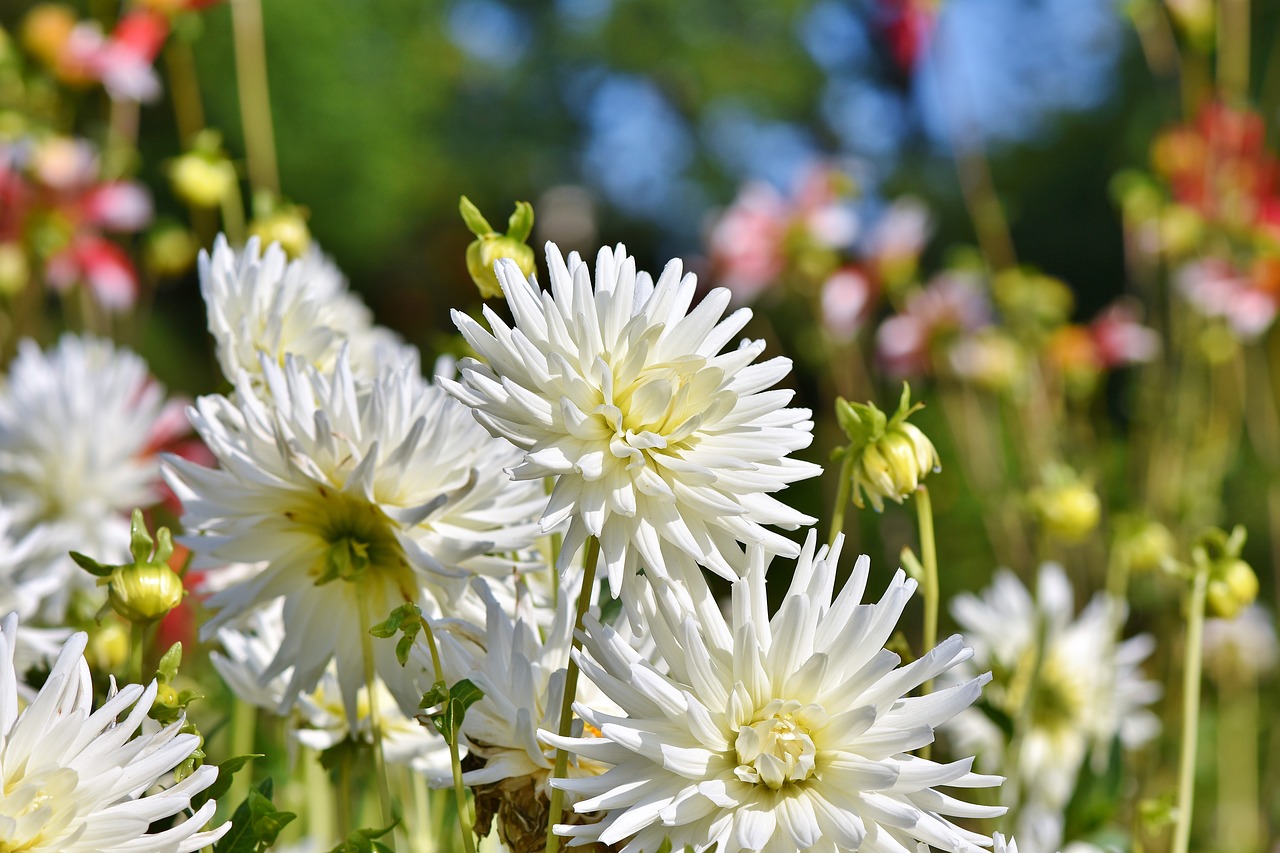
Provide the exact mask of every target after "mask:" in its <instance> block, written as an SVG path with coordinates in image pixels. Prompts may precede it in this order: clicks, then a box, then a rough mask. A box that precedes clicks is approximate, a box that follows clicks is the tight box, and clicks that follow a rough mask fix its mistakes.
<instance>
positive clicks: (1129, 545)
mask: <svg viewBox="0 0 1280 853" xmlns="http://www.w3.org/2000/svg"><path fill="white" fill-rule="evenodd" d="M1174 545H1175V543H1174V539H1173V534H1172V533H1170V532H1169V528H1167V527H1165V526H1164V525H1163V524H1161V523H1160V522H1158V521H1139V520H1134V523H1133V524H1132V525H1131V526H1130V528H1129V529H1128V530H1126V531H1124V532H1123V533H1122V535H1121V538H1120V540H1119V542H1117V546H1118V547H1120V548H1121V549H1122V550H1123V556H1124V559H1125V560H1127V561H1128V564H1129V570H1130V571H1134V572H1149V571H1153V570H1155V569H1158V568H1160V567H1161V566H1163V565H1165V564H1166V563H1167V562H1168V561H1169V559H1170V558H1171V557H1173V551H1174Z"/></svg>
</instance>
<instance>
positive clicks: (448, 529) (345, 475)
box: [165, 354, 546, 720]
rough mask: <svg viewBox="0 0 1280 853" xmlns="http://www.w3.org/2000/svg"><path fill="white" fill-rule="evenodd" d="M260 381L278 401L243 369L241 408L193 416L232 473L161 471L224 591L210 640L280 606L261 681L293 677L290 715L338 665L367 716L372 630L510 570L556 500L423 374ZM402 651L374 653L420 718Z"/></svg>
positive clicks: (216, 603) (203, 408)
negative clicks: (223, 579)
mask: <svg viewBox="0 0 1280 853" xmlns="http://www.w3.org/2000/svg"><path fill="white" fill-rule="evenodd" d="M261 370H262V373H261V376H262V379H263V381H264V382H265V386H266V388H267V390H268V391H269V394H268V395H267V397H268V398H269V399H263V398H260V397H258V396H257V392H256V390H255V388H254V385H253V380H252V379H251V377H250V376H249V375H248V374H246V373H244V372H243V371H242V372H241V373H240V374H239V380H238V382H237V386H236V395H235V398H234V399H229V398H226V397H221V396H211V397H203V398H201V399H200V400H199V401H197V405H196V407H195V408H193V409H192V410H190V412H189V416H190V418H191V421H192V423H193V424H194V426H195V428H196V430H197V431H198V432H199V433H200V435H201V437H202V438H203V439H204V441H205V443H206V444H207V445H208V446H209V449H210V450H211V451H212V452H213V454H214V455H215V456H216V457H217V459H218V462H219V464H220V465H221V468H220V469H218V470H209V469H207V468H203V467H201V466H198V465H194V464H191V463H189V462H186V461H184V460H181V459H177V458H174V457H169V459H168V468H167V470H166V472H165V473H166V476H167V478H168V480H169V483H170V485H171V486H172V487H173V489H174V491H175V492H176V493H177V494H178V496H179V498H181V500H182V502H183V506H184V509H185V515H184V517H183V521H184V524H185V525H186V528H187V530H188V531H189V535H188V536H187V537H186V538H185V539H184V543H185V544H187V545H188V546H189V547H190V548H191V550H192V551H193V552H195V555H196V557H195V562H194V563H193V566H194V567H195V568H205V567H207V568H209V569H210V571H209V572H207V573H206V578H208V579H210V580H211V581H213V585H215V586H222V587H223V588H222V589H221V590H220V591H219V592H217V593H215V594H214V595H213V596H211V597H210V598H209V600H208V605H209V606H210V607H211V608H213V609H214V610H215V611H217V614H216V616H215V617H214V619H213V620H212V621H211V622H210V623H208V624H207V625H206V626H205V629H204V630H205V633H206V635H209V634H212V633H213V632H216V631H217V629H218V628H219V626H221V625H223V624H227V623H228V622H229V620H233V619H236V618H238V617H239V616H240V615H241V614H243V613H245V612H247V611H248V610H250V609H252V608H255V607H258V606H259V605H263V604H266V603H268V602H270V601H273V600H275V599H280V598H282V599H283V600H284V621H285V632H284V641H283V643H282V644H281V646H280V648H279V649H278V650H277V654H276V657H275V659H274V660H273V661H272V664H271V666H270V667H268V669H267V670H266V671H265V672H264V674H263V678H264V679H270V678H272V677H274V676H275V675H278V674H279V673H281V672H283V671H284V670H285V669H287V668H289V667H292V668H293V675H292V677H291V680H290V683H289V686H288V689H287V690H286V693H285V696H284V697H283V702H282V708H281V710H282V711H287V710H288V708H289V707H290V706H291V705H292V703H293V700H294V699H295V698H296V697H297V695H298V693H299V692H301V691H304V690H310V689H312V688H313V687H314V686H315V684H316V682H317V681H318V680H319V678H320V676H321V674H322V673H323V672H324V670H325V668H326V667H327V666H328V664H329V662H330V661H331V660H334V659H335V658H336V660H337V665H338V681H339V684H340V686H341V689H342V694H343V698H344V701H345V702H346V703H347V717H348V719H351V720H356V719H358V713H357V708H356V705H357V692H358V690H359V687H360V686H361V685H362V684H363V683H364V680H365V672H364V670H365V667H364V663H363V661H362V656H361V649H362V643H363V642H364V640H363V632H364V631H365V630H367V629H368V628H369V627H370V626H372V625H373V624H375V623H376V622H378V621H380V620H381V619H383V618H384V617H385V616H386V614H387V613H389V612H391V611H392V610H393V609H395V608H396V607H397V606H399V605H401V604H404V603H405V602H424V607H427V608H428V609H430V608H431V607H434V605H435V602H436V601H437V600H438V599H442V598H447V597H449V596H451V595H453V594H454V593H456V592H458V591H461V590H462V589H465V587H466V581H467V579H468V578H469V577H470V576H471V575H472V574H473V573H475V572H489V573H495V574H506V573H509V572H511V571H512V569H513V562H512V560H511V559H509V558H507V557H503V556H499V555H509V554H511V553H513V552H518V551H520V550H522V549H524V548H527V547H528V545H529V544H530V543H531V542H532V540H533V537H534V535H535V534H536V532H537V527H536V525H535V524H534V523H533V517H534V515H535V514H536V513H537V512H538V511H539V510H540V509H541V506H542V503H543V502H544V501H545V500H546V498H545V495H544V494H543V493H542V488H541V484H538V483H529V484H515V485H512V484H511V483H510V482H509V480H508V479H507V476H506V474H505V473H504V472H503V470H502V469H503V466H504V465H508V464H511V463H512V462H513V461H515V460H514V457H515V456H516V454H515V452H514V451H513V450H511V449H510V448H509V447H507V446H506V445H505V444H503V443H502V442H498V441H495V440H494V439H492V438H490V437H489V436H488V435H486V434H485V432H484V430H482V429H480V428H479V427H478V426H477V425H476V424H475V422H474V420H473V419H472V418H471V415H470V412H468V411H467V409H466V408H465V407H463V406H460V405H458V404H457V403H456V402H454V401H453V400H452V399H450V398H449V397H448V395H446V394H445V393H444V392H443V391H441V390H440V389H439V388H438V387H436V386H434V385H431V384H429V383H427V382H426V381H425V380H423V379H422V378H421V377H420V376H419V375H418V374H417V373H416V372H415V371H414V370H413V366H412V365H404V366H402V367H399V368H396V369H386V370H384V371H383V372H382V373H380V374H379V375H378V376H377V378H376V379H375V380H373V381H372V383H371V384H370V385H368V387H360V388H358V387H357V383H356V380H355V378H354V376H353V375H352V371H351V368H350V366H349V362H348V359H347V357H346V355H345V354H342V355H339V357H338V363H337V366H336V368H335V369H334V370H333V371H332V372H327V373H326V372H321V371H320V370H317V369H316V368H315V367H313V366H311V365H309V364H306V363H304V362H303V361H302V360H300V359H296V358H294V357H293V356H288V357H286V360H285V366H284V367H283V368H280V367H278V366H277V365H275V364H274V363H273V362H271V361H269V360H267V359H266V358H265V357H264V358H263V359H262V367H261ZM237 563H239V564H245V563H248V564H256V568H255V569H253V570H249V571H244V570H243V569H242V568H239V567H237V566H235V565H232V566H231V567H228V565H227V564H237ZM224 573H225V574H227V575H228V576H229V582H228V583H226V584H222V583H219V581H218V575H220V574H224ZM362 626H364V627H363V628H362ZM391 645H392V644H388V643H379V644H377V646H376V649H377V654H376V658H377V661H376V669H377V672H378V674H379V675H381V676H382V678H383V679H384V680H385V681H386V682H387V685H388V688H389V689H391V691H392V692H393V693H394V694H395V695H396V697H397V699H398V700H399V702H400V704H401V707H402V708H403V709H405V710H406V712H409V711H411V710H412V709H414V708H416V706H417V702H418V699H419V698H420V697H421V692H420V691H417V690H416V689H415V688H414V685H413V684H412V682H411V680H409V679H408V678H407V677H406V675H405V674H404V671H403V668H402V667H401V666H400V664H399V663H398V662H397V661H396V658H395V655H394V652H393V649H392V648H391Z"/></svg>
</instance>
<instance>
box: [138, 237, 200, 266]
mask: <svg viewBox="0 0 1280 853" xmlns="http://www.w3.org/2000/svg"><path fill="white" fill-rule="evenodd" d="M199 251H200V245H199V243H198V242H196V238H195V235H194V234H192V233H191V232H190V231H188V230H187V229H186V228H183V227H182V226H181V225H172V224H170V225H161V226H159V227H157V228H155V229H153V230H152V232H151V233H150V234H148V235H147V242H146V246H145V247H144V249H143V253H144V254H143V257H144V258H145V259H146V262H147V268H148V269H149V270H151V272H152V273H154V274H155V275H157V276H159V277H160V278H176V277H177V276H180V275H182V274H183V273H185V272H186V271H187V270H189V269H191V266H192V265H193V264H194V263H195V262H196V255H197V253H198V252H199Z"/></svg>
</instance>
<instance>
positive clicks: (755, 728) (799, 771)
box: [734, 699, 817, 791]
mask: <svg viewBox="0 0 1280 853" xmlns="http://www.w3.org/2000/svg"><path fill="white" fill-rule="evenodd" d="M806 707H807V706H803V705H801V704H800V703H799V702H797V701H795V700H790V701H786V702H784V701H782V700H781V699H775V700H773V701H772V702H770V703H769V704H768V705H766V706H765V708H764V709H763V710H762V711H761V712H760V714H759V716H758V718H757V720H756V721H755V722H753V723H750V724H748V725H745V726H743V727H741V728H740V729H738V739H737V742H736V743H735V747H736V749H737V753H738V766H737V768H736V769H735V770H734V774H735V775H736V776H737V777H738V778H739V779H741V780H742V781H743V782H751V783H753V784H763V785H767V786H768V787H770V788H772V789H773V790H775V791H776V790H778V789H779V788H781V787H783V786H784V785H787V784H789V783H792V782H803V781H804V780H806V779H808V778H809V777H810V776H812V775H813V773H814V770H815V769H816V766H817V765H816V761H817V748H816V747H815V746H814V744H813V738H811V737H810V736H809V729H808V728H807V727H806V726H805V725H804V724H803V716H804V709H805V708H806Z"/></svg>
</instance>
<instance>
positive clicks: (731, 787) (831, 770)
mask: <svg viewBox="0 0 1280 853" xmlns="http://www.w3.org/2000/svg"><path fill="white" fill-rule="evenodd" d="M839 547H840V544H839V542H838V543H837V545H836V546H835V548H834V549H831V550H830V551H828V549H827V548H825V547H824V548H822V549H820V550H815V536H814V534H813V533H812V532H810V534H809V537H808V540H807V542H806V545H805V547H804V550H803V552H802V554H801V555H800V559H799V561H798V562H797V564H796V567H795V573H794V575H793V577H792V582H791V586H790V589H789V590H788V592H787V594H786V596H785V597H784V599H783V602H782V605H781V607H780V608H779V609H778V611H777V613H776V614H775V615H774V616H773V618H772V619H770V618H769V617H768V600H767V596H766V590H765V570H766V566H767V562H768V559H769V558H768V557H767V556H766V555H765V554H764V553H763V552H762V551H761V550H759V549H755V550H753V551H752V555H751V557H752V559H751V562H750V565H749V568H748V570H747V572H746V573H745V574H744V576H743V578H742V579H741V580H739V581H738V582H736V583H735V584H734V587H733V607H732V613H731V615H730V616H729V618H727V619H726V618H725V617H724V616H722V615H721V614H720V613H719V611H718V610H717V609H715V608H714V607H704V606H697V605H696V603H695V606H693V607H685V606H680V607H667V606H663V607H661V608H660V611H661V614H662V615H661V618H662V619H663V620H665V622H666V625H665V627H666V629H667V630H666V631H664V630H662V627H657V626H655V628H654V634H655V636H657V635H661V636H662V637H663V639H660V640H659V648H660V649H663V647H664V646H666V649H664V651H663V655H662V657H663V659H664V661H665V663H666V665H667V666H668V667H669V672H665V673H664V672H662V671H661V670H660V669H658V668H656V667H654V666H653V665H651V664H650V663H648V662H647V661H645V660H643V659H641V657H640V656H639V655H638V654H636V653H635V652H634V651H633V650H632V649H631V648H630V646H629V645H628V644H627V643H623V642H619V640H618V637H617V635H616V633H615V632H613V631H612V630H610V629H608V628H605V627H603V626H601V625H600V624H599V622H597V621H594V620H593V621H591V622H590V623H589V628H588V635H589V636H588V638H587V640H586V642H585V645H584V650H585V651H584V653H583V654H582V655H580V657H579V660H580V661H581V664H582V671H583V674H584V675H585V676H586V677H587V678H589V679H590V680H591V681H592V682H594V683H595V684H596V686H597V687H599V688H600V690H601V691H602V692H603V693H604V694H605V695H606V696H608V697H609V698H611V699H612V700H613V701H615V702H616V703H617V704H618V705H619V706H621V707H622V708H623V709H624V714H622V715H609V714H603V713H600V712H598V711H596V710H594V709H592V708H588V707H584V706H578V707H577V711H578V713H579V714H580V715H581V716H582V717H583V719H585V720H586V721H587V723H589V724H590V725H591V726H593V727H595V729H596V730H597V731H599V732H600V736H599V737H586V738H567V739H560V738H558V737H555V736H554V735H551V734H550V733H545V732H544V733H543V738H544V740H546V741H547V742H549V743H554V744H557V745H563V746H565V747H566V748H568V749H570V750H572V751H574V752H575V753H577V754H578V755H579V756H581V757H589V758H593V759H595V760H598V761H601V762H603V763H606V764H609V765H612V767H611V769H609V770H608V771H607V772H606V773H605V774H603V775H602V776H600V777H598V778H591V779H570V780H565V781H563V782H559V781H558V782H556V783H554V784H556V785H562V786H563V787H564V788H565V789H566V790H568V791H571V792H573V793H575V794H578V795H580V796H582V797H583V798H584V799H582V800H581V801H580V802H578V803H577V805H576V807H575V808H576V810H577V811H578V812H582V813H592V812H598V813H599V821H598V822H597V823H593V824H587V825H584V826H572V827H569V826H565V827H561V828H560V829H559V831H560V832H561V833H562V834H565V835H571V836H573V837H574V841H575V842H577V843H583V842H588V841H599V842H600V843H603V844H608V845H617V846H618V847H619V848H620V849H621V850H622V851H623V853H638V851H641V850H656V849H658V848H659V846H660V845H661V844H662V842H663V839H664V838H669V839H670V841H671V844H672V847H673V848H674V849H681V848H684V847H685V846H686V845H689V846H691V847H692V848H693V849H694V850H695V851H705V850H708V849H710V848H711V847H712V846H715V847H716V850H717V851H718V853H739V851H748V850H750V851H757V850H767V851H774V850H777V851H782V850H798V851H837V850H848V851H852V850H858V851H863V853H880V851H886V853H887V851H903V850H912V849H914V848H915V845H916V844H917V843H918V842H921V841H923V842H927V843H929V844H930V845H932V846H934V847H936V848H938V849H941V850H947V851H953V853H955V851H965V853H974V852H975V851H978V850H980V847H982V846H987V845H989V844H990V838H988V837H986V836H983V835H979V834H976V833H973V832H970V831H967V830H964V829H961V828H960V827H958V826H956V825H955V824H953V823H952V822H951V821H950V820H948V817H950V816H970V817H991V816H996V815H999V814H1001V813H1003V811H1004V810H1003V809H1001V808H992V807H985V806H978V805H973V804H970V803H967V802H964V801H963V800H960V799H958V798H953V797H951V796H949V795H947V794H944V793H942V792H941V791H939V790H937V788H938V787H940V786H956V787H961V788H971V787H985V786H989V785H993V784H997V783H998V782H999V781H1000V780H999V778H998V777H991V776H979V775H977V774H975V773H972V772H971V771H970V765H971V764H972V759H964V760H961V761H957V762H954V763H951V764H938V763H935V762H933V761H929V760H926V759H922V758H918V757H915V756H912V755H910V754H909V752H910V751H912V750H915V749H918V748H919V747H921V746H924V745H925V744H927V743H930V742H931V741H932V740H933V729H934V727H935V726H937V725H939V724H941V723H942V722H944V721H945V720H947V719H950V718H951V717H952V716H954V715H955V714H956V713H958V712H959V711H961V710H962V709H964V708H965V707H967V706H968V705H970V704H971V703H972V702H973V701H974V700H976V699H977V698H978V695H979V693H980V691H981V686H982V683H983V682H984V681H985V680H986V679H985V677H980V678H973V679H970V680H968V681H966V682H964V683H962V684H959V685H956V686H955V687H953V688H951V689H949V690H945V691H939V692H936V693H932V694H930V695H928V696H925V697H908V696H907V694H908V693H909V692H910V691H911V690H912V689H914V688H915V687H917V686H918V685H919V684H921V683H922V682H924V681H926V680H928V679H931V678H936V677H937V676H938V675H940V674H942V673H944V672H946V671H948V670H949V669H951V668H952V667H954V666H956V665H957V664H958V663H960V662H961V661H964V660H966V659H967V658H968V657H969V655H970V654H971V652H970V651H969V649H967V648H965V647H964V643H963V641H962V640H961V639H960V637H958V636H955V637H951V638H950V639H948V640H945V641H943V642H942V643H941V644H940V645H939V646H938V647H937V648H935V649H933V650H931V651H930V652H929V653H928V654H926V655H925V656H924V657H923V658H921V659H919V660H918V661H916V662H914V663H911V664H908V665H906V666H902V667H899V666H898V663H899V658H898V656H897V655H895V654H893V653H892V652H889V651H887V650H886V649H885V648H884V644H885V643H886V642H887V641H888V639H889V636H890V634H891V633H892V631H893V630H894V627H895V625H896V623H897V620H898V618H899V616H900V615H901V613H902V610H903V608H904V607H905V605H906V602H907V600H908V598H909V597H910V595H911V594H912V592H913V591H914V589H915V583H914V582H913V581H909V580H907V579H906V577H905V576H904V575H903V573H902V572H901V571H899V572H898V573H897V575H896V576H895V578H894V579H893V581H892V583H891V584H890V585H889V589H888V590H887V591H886V593H885V594H884V596H883V598H882V599H881V600H880V602H879V603H876V604H863V603H862V594H863V591H864V589H865V586H866V583H867V574H868V566H869V561H868V560H867V558H866V557H863V558H861V559H860V560H859V561H858V563H857V565H856V567H855V568H854V571H853V575H852V577H851V578H850V579H849V581H848V582H847V583H846V585H845V586H844V588H843V590H842V591H841V592H840V593H839V595H837V596H835V597H834V599H833V592H834V581H835V563H836V559H837V557H838V553H839ZM674 594H677V595H678V594H680V593H679V591H678V590H676V591H675V593H674ZM660 598H661V596H660ZM691 613H692V614H694V615H690V614H691Z"/></svg>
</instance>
